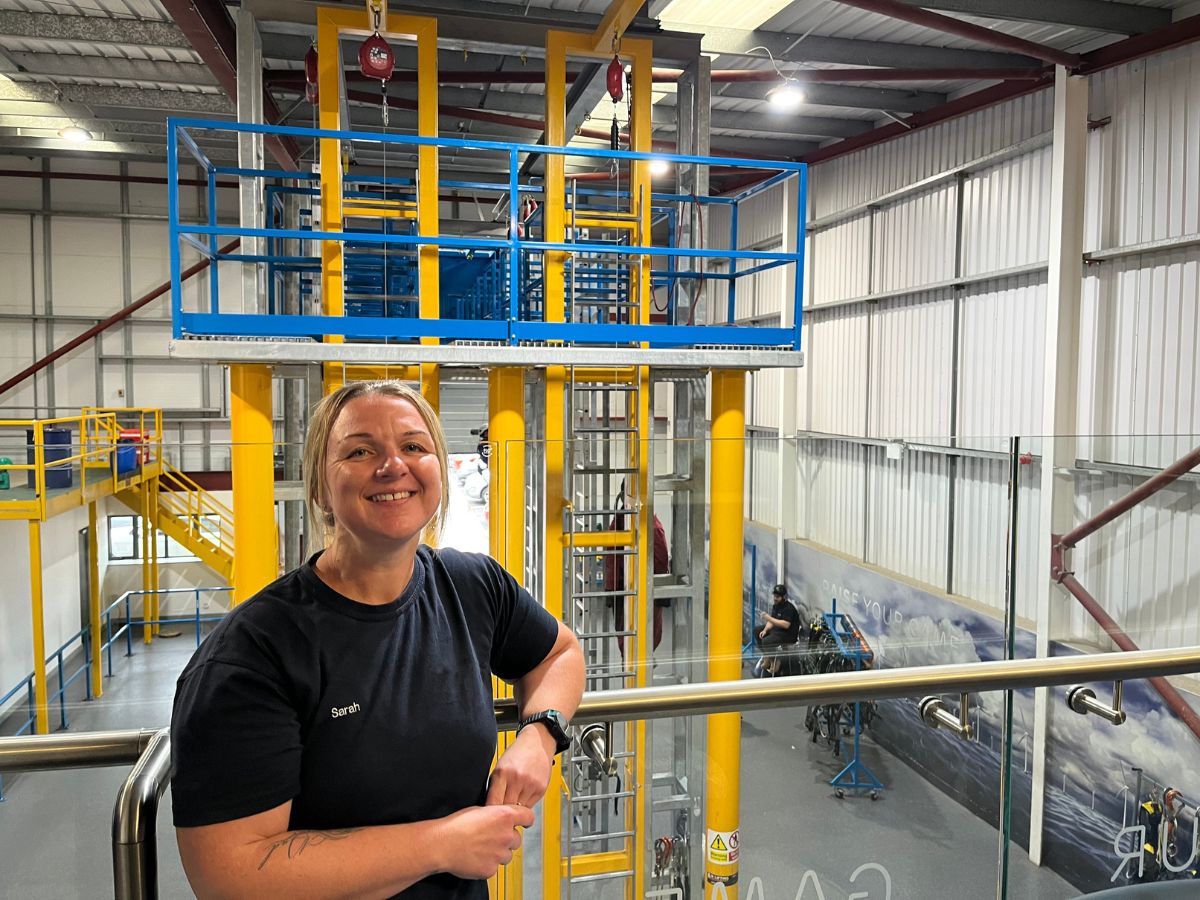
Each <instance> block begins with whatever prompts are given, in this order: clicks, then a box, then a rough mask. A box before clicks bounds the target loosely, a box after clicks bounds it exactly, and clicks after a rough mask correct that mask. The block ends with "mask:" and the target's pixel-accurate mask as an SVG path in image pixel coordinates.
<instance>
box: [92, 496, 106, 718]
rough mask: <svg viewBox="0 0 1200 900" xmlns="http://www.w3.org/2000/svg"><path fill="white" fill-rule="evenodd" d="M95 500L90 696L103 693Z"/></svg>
mask: <svg viewBox="0 0 1200 900" xmlns="http://www.w3.org/2000/svg"><path fill="white" fill-rule="evenodd" d="M96 520H97V516H96V501H95V500H93V501H92V502H91V503H89V504H88V627H89V628H91V630H92V633H91V641H90V643H91V648H92V696H93V697H95V698H97V699H99V698H100V697H102V696H103V695H104V671H103V669H102V667H101V665H100V644H101V643H102V642H103V640H102V639H103V636H102V635H101V634H100V628H101V624H100V543H99V536H98V535H97V534H96V527H97V523H96Z"/></svg>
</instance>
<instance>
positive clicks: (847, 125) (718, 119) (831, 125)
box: [650, 103, 872, 138]
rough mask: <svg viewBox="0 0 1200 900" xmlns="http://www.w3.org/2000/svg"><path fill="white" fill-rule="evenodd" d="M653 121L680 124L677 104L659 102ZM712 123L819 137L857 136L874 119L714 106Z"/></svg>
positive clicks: (669, 127)
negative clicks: (762, 111) (742, 109)
mask: <svg viewBox="0 0 1200 900" xmlns="http://www.w3.org/2000/svg"><path fill="white" fill-rule="evenodd" d="M650 120H651V122H653V124H654V125H655V126H656V127H661V128H665V129H666V130H668V131H674V130H675V126H676V120H675V108H674V106H668V105H667V104H665V103H656V104H655V105H654V108H653V109H652V110H651V119H650ZM709 126H710V128H712V129H713V131H716V130H719V129H725V130H728V131H758V132H761V133H763V134H766V135H772V134H775V135H780V136H781V137H783V136H785V137H788V138H800V137H810V138H812V137H816V138H834V137H843V138H845V137H853V136H854V135H856V134H862V133H863V132H864V131H870V130H871V127H872V126H871V123H870V122H862V121H859V120H857V119H837V118H832V117H825V116H803V115H801V116H796V115H770V114H768V113H753V112H734V111H732V110H721V109H714V110H713V111H712V113H711V115H710V119H709Z"/></svg>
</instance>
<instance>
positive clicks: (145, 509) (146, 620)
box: [138, 481, 154, 644]
mask: <svg viewBox="0 0 1200 900" xmlns="http://www.w3.org/2000/svg"><path fill="white" fill-rule="evenodd" d="M138 496H139V498H140V499H141V503H140V504H139V505H140V506H141V509H140V511H139V512H140V515H141V518H142V521H141V526H142V527H141V538H142V622H143V624H142V640H143V641H144V642H145V643H147V644H148V643H150V639H151V637H152V636H153V635H154V628H153V626H151V624H150V622H151V620H152V619H153V618H154V613H153V610H152V609H151V606H152V604H153V603H154V595H153V594H152V593H151V591H152V590H153V586H152V585H151V581H150V553H151V546H152V544H153V541H152V540H151V537H150V485H149V484H148V483H147V482H145V481H143V482H142V485H141V491H140V492H139V494H138Z"/></svg>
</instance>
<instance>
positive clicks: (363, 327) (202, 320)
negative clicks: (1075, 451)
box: [168, 118, 807, 350]
mask: <svg viewBox="0 0 1200 900" xmlns="http://www.w3.org/2000/svg"><path fill="white" fill-rule="evenodd" d="M169 132H170V133H169V138H168V168H169V177H170V186H169V209H170V231H171V234H170V238H171V271H172V282H173V290H172V309H173V321H174V333H175V337H177V338H179V337H183V336H193V335H194V336H201V335H202V336H215V335H222V336H247V337H311V338H319V337H321V336H323V335H340V336H343V337H345V338H348V339H360V340H362V339H368V340H370V339H374V340H378V339H397V340H409V341H413V340H417V339H419V338H422V337H427V338H439V339H442V340H470V341H500V342H507V343H510V344H518V343H522V342H543V341H561V342H563V343H565V344H568V345H589V344H598V343H602V344H609V345H611V344H614V343H632V342H644V343H645V344H646V345H647V346H650V347H680V346H697V345H727V346H739V347H747V348H787V349H793V350H799V349H800V336H801V303H802V298H801V295H802V290H801V287H802V283H803V267H804V216H805V207H806V195H807V190H806V187H807V169H806V167H805V166H804V164H802V163H793V162H783V161H778V160H755V159H730V158H724V157H722V158H711V157H698V156H686V155H681V154H662V153H635V152H629V151H611V150H601V149H593V148H563V147H544V146H538V145H532V144H520V143H502V142H494V141H478V140H463V139H459V138H424V137H414V136H408V135H391V134H379V133H366V132H354V131H326V130H321V129H315V128H291V127H284V126H266V125H254V124H247V123H229V122H209V121H204V120H197V119H176V118H172V119H171V120H170V121H169ZM209 132H226V133H228V132H235V133H257V134H275V135H289V136H292V137H296V138H306V139H321V138H328V139H334V140H338V141H344V142H351V143H352V142H354V141H363V142H370V143H372V144H375V145H379V144H384V145H395V146H396V148H397V149H403V150H412V149H413V148H415V147H423V146H433V147H438V148H443V149H447V150H470V151H484V152H490V153H498V154H501V155H503V156H504V157H506V159H507V162H508V183H507V186H505V185H500V186H497V185H496V184H494V183H488V184H484V185H472V183H470V182H450V181H443V182H440V186H441V187H447V188H448V187H463V188H468V187H479V188H480V189H487V190H490V191H493V192H495V191H496V190H497V189H498V187H499V188H500V189H505V188H506V189H507V206H508V213H507V236H506V237H504V238H497V237H464V236H453V235H444V234H443V235H436V236H421V235H419V234H415V233H411V232H412V231H413V229H411V228H405V229H400V228H392V227H379V228H378V229H376V230H373V231H367V230H361V229H356V230H348V229H345V230H338V231H320V230H317V228H316V227H314V226H312V225H311V224H310V225H301V226H299V227H296V228H287V227H280V225H281V223H280V220H279V218H278V217H275V216H273V215H272V216H271V217H270V218H268V220H267V227H263V228H238V227H232V226H227V225H219V224H218V222H217V210H216V206H217V204H216V200H217V192H216V183H217V178H218V176H230V175H232V176H239V177H250V178H255V179H261V180H263V182H264V184H266V188H265V189H273V190H274V191H275V192H276V193H277V192H278V191H280V190H283V189H291V190H300V191H303V192H305V193H308V192H311V191H312V190H313V189H314V186H315V184H316V182H317V181H318V178H319V176H316V175H313V174H311V173H297V172H284V171H278V170H271V169H245V168H238V167H232V166H220V165H217V164H215V163H213V162H212V160H210V159H209V158H208V156H207V155H206V154H205V153H204V152H203V151H202V149H201V147H200V143H201V142H202V141H203V136H204V135H205V134H206V133H209ZM180 146H182V147H183V148H184V149H185V152H186V153H187V154H188V155H190V157H191V158H193V159H194V160H195V161H196V162H197V163H198V164H199V165H200V166H201V167H202V168H203V170H204V172H205V173H206V176H207V183H208V185H209V190H208V200H209V202H208V204H207V210H208V215H207V221H205V222H183V221H182V220H181V218H180V197H179V148H180ZM523 154H524V155H528V154H538V155H557V156H564V157H583V158H590V159H593V160H603V161H605V162H612V161H613V160H616V161H618V162H633V161H636V160H662V161H665V162H667V163H673V164H675V165H704V166H712V165H719V166H722V167H725V168H730V167H732V168H744V169H746V170H747V171H751V170H755V171H759V170H765V171H768V172H770V171H774V172H775V173H776V174H775V175H774V176H772V177H769V178H767V179H766V180H765V181H763V182H762V183H760V184H758V185H755V186H754V187H753V188H750V189H748V190H746V191H743V192H742V193H741V194H737V195H734V196H731V197H710V196H704V197H700V196H692V195H684V194H654V195H653V197H652V208H654V207H659V206H660V205H661V204H664V203H666V204H672V203H673V204H685V203H701V204H724V205H728V206H730V208H731V215H730V220H731V221H730V231H731V234H730V248H728V249H711V248H707V247H678V246H638V245H634V244H632V243H628V242H621V243H611V242H610V243H599V242H596V243H593V242H589V241H579V240H576V241H571V242H561V243H555V242H548V241H545V240H537V239H535V234H536V232H537V231H538V230H539V229H536V228H533V227H526V228H522V227H521V216H520V215H519V210H520V206H521V203H522V196H523V195H530V194H533V195H537V194H541V193H544V190H545V188H544V187H543V186H540V185H537V186H535V185H524V184H521V183H520V181H519V163H520V160H521V157H522V155H523ZM789 178H796V179H797V190H796V191H795V197H796V206H795V217H796V223H797V227H796V229H795V235H796V237H795V242H794V247H789V248H785V249H782V250H779V251H763V250H739V249H736V248H737V246H738V241H737V220H738V216H737V209H738V206H739V205H740V203H742V202H743V201H745V200H746V199H748V198H749V197H751V196H753V195H754V194H755V193H757V192H759V191H762V190H766V189H768V188H770V187H772V186H774V185H776V184H778V183H779V182H780V181H782V180H784V179H789ZM268 182H269V184H267V183H268ZM352 183H353V184H354V185H357V187H355V188H354V190H357V191H361V192H363V194H364V195H365V196H370V195H372V194H373V192H379V191H383V192H385V193H386V196H387V197H388V198H389V199H395V198H397V197H400V196H415V193H414V192H415V186H412V185H408V184H405V183H403V182H402V181H401V180H395V179H393V180H384V179H372V178H364V177H353V178H350V177H348V178H347V180H346V184H347V186H349V185H351V184H352ZM400 189H406V190H407V191H408V192H409V193H408V194H406V195H401V194H399V193H397V191H399V190H400ZM571 193H572V194H573V195H574V196H576V197H579V196H587V197H589V198H590V199H591V200H592V201H593V202H595V201H599V200H601V199H603V198H605V197H607V198H609V199H611V200H612V202H613V204H614V207H615V205H616V204H617V203H618V201H619V200H620V199H621V198H622V193H621V192H620V191H611V192H606V191H604V190H594V189H582V188H578V187H575V188H573V189H572V191H571ZM350 196H351V194H347V197H348V198H349V197H350ZM624 196H625V197H626V198H627V197H628V195H627V194H625V195H624ZM566 201H567V198H565V197H564V198H563V202H564V206H565V203H566ZM275 209H276V206H275V204H274V195H272V197H271V202H269V203H268V210H269V212H270V211H273V210H275ZM310 219H311V217H310ZM384 221H388V220H384ZM399 221H407V220H399ZM672 225H673V223H672ZM405 232H408V233H405ZM671 232H672V234H673V233H674V228H673V227H672V228H671ZM232 236H240V237H243V238H247V237H255V238H263V239H265V241H266V242H267V250H268V252H267V253H266V254H261V255H257V254H247V253H240V252H234V253H228V254H221V253H219V252H218V250H217V247H218V244H219V239H220V238H221V237H232ZM542 237H544V235H542ZM290 240H299V241H341V242H344V243H345V244H346V245H347V251H348V252H347V260H348V261H349V259H350V256H351V255H352V254H351V253H350V252H349V251H350V250H351V248H353V250H354V251H355V253H357V254H360V255H361V259H359V260H358V263H357V264H358V265H360V266H361V270H360V271H361V272H362V273H364V275H365V277H366V278H367V281H368V284H367V285H366V286H367V287H368V288H369V289H370V290H373V291H381V292H384V293H386V294H391V293H393V288H394V287H396V285H395V284H393V282H392V280H391V279H392V274H393V273H392V272H391V271H390V270H389V269H388V268H387V261H386V260H384V262H383V267H382V268H381V263H380V260H379V257H380V256H381V255H382V254H386V252H387V250H388V248H395V249H400V250H407V251H409V255H410V256H409V257H408V258H411V253H412V251H414V250H415V249H417V248H419V247H423V246H436V247H437V248H438V250H439V256H451V255H453V254H469V253H473V254H487V255H488V257H487V258H489V259H491V260H495V262H489V263H487V264H486V265H483V266H481V267H480V269H481V271H480V272H479V273H478V276H479V279H478V280H479V281H480V283H479V284H478V285H473V286H472V290H471V291H468V292H467V294H466V296H464V297H463V298H462V300H461V301H460V302H457V303H445V304H443V307H442V315H441V317H440V318H438V319H420V318H418V317H417V316H416V314H415V307H413V308H406V309H403V310H399V309H396V310H393V309H391V308H388V307H387V306H386V305H384V306H382V307H378V308H376V307H370V308H355V309H350V308H347V312H348V313H358V314H357V315H354V314H350V315H344V316H341V317H333V316H323V315H313V314H308V313H304V312H302V313H300V314H297V315H289V316H282V315H279V314H278V312H279V310H278V302H277V297H276V294H277V291H278V284H279V282H278V280H277V278H276V277H274V276H275V275H277V274H279V273H280V272H282V271H286V269H281V268H279V267H287V266H292V267H303V271H304V273H305V278H306V279H309V285H310V288H311V276H312V273H313V271H314V269H313V266H312V263H313V260H312V258H311V257H310V256H303V257H296V256H290V257H289V256H288V255H287V254H283V253H280V252H278V251H279V249H280V246H279V242H282V241H290ZM671 243H672V244H673V243H674V242H671ZM185 244H186V245H188V246H190V247H192V248H194V249H196V250H198V251H199V252H200V253H201V254H202V255H203V256H205V257H206V258H208V259H210V260H213V261H220V260H231V261H240V262H260V263H265V264H267V265H268V266H275V267H276V268H275V269H274V270H273V271H272V277H270V278H268V284H269V287H268V291H269V293H270V296H269V298H268V300H269V302H268V309H269V312H268V314H266V315H258V314H251V313H242V312H229V311H222V309H221V304H220V298H219V282H220V279H218V278H212V279H210V296H209V301H208V309H207V311H190V310H189V311H185V310H184V309H183V305H182V291H181V288H180V284H179V273H180V271H181V247H182V245H185ZM371 250H374V253H371V252H370V251H371ZM547 251H559V252H565V253H570V254H587V253H594V254H602V255H603V256H604V257H605V258H607V259H612V260H616V259H619V258H621V257H626V258H628V257H643V258H644V257H646V256H652V257H656V258H660V259H663V260H665V262H666V265H665V268H662V269H660V270H655V271H653V272H652V278H656V279H660V281H659V284H660V286H661V285H665V286H668V287H670V288H671V291H670V296H671V299H670V300H668V316H667V321H666V322H663V323H658V324H649V325H642V324H639V323H635V322H618V323H613V322H608V321H602V322H584V321H566V322H546V321H543V320H542V319H543V315H540V314H539V313H541V312H542V307H543V306H544V299H543V298H539V297H537V296H536V295H533V294H529V293H528V292H530V291H531V290H532V289H533V288H534V287H535V286H536V285H537V284H539V283H540V279H541V269H542V264H541V257H542V255H543V254H545V253H546V252H547ZM400 258H405V257H400ZM501 260H502V262H501ZM514 260H515V261H516V264H514ZM704 260H717V261H722V262H723V263H724V264H725V265H726V266H727V271H725V272H698V271H688V270H687V268H686V267H683V266H681V265H680V263H681V261H692V264H693V265H695V264H696V261H700V262H701V263H702V262H703V261H704ZM493 265H494V266H495V268H494V269H493V268H490V267H491V266H493ZM787 265H790V266H792V295H793V297H792V308H791V317H790V318H791V321H792V323H793V324H792V325H791V327H787V328H772V327H765V326H758V325H755V326H747V325H744V324H739V323H737V322H736V319H735V316H734V309H735V300H736V292H737V284H738V281H739V280H740V279H742V278H744V277H746V276H750V275H753V274H755V273H758V272H762V271H766V270H768V269H771V268H776V267H779V266H787ZM396 266H397V272H401V271H403V270H404V269H405V267H406V266H408V267H410V268H411V263H399V262H398V263H397V264H396ZM293 271H299V268H294V269H293ZM412 271H413V278H414V284H413V289H414V293H415V292H416V291H417V290H419V285H418V284H416V283H415V279H416V272H415V269H412ZM350 274H351V270H350V269H348V271H347V275H348V276H349V275H350ZM397 277H399V276H397ZM372 278H374V280H371V279H372ZM696 279H701V280H705V281H718V282H720V281H723V282H725V283H726V284H727V286H728V293H727V300H726V309H725V312H724V316H723V321H722V322H720V323H719V324H705V325H694V324H690V323H687V324H681V323H678V322H674V321H673V320H672V315H671V312H672V311H673V309H674V305H675V304H674V297H675V294H676V293H677V291H676V290H675V286H677V285H678V283H679V282H681V281H687V280H696ZM505 281H507V284H505V283H504V282H505ZM347 306H348V307H349V305H347ZM497 312H502V313H503V315H496V313H497ZM363 313H376V314H368V315H364V314H363ZM393 313H401V314H400V315H393Z"/></svg>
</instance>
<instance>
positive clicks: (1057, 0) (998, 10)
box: [900, 0, 1171, 34]
mask: <svg viewBox="0 0 1200 900" xmlns="http://www.w3.org/2000/svg"><path fill="white" fill-rule="evenodd" d="M900 2H901V3H903V4H904V5H905V6H918V7H922V8H924V9H933V10H939V11H941V12H956V13H964V14H966V15H969V16H979V17H981V18H985V19H1003V20H1007V21H1011V22H1045V23H1047V24H1051V25H1071V26H1074V27H1075V28H1090V29H1094V30H1096V31H1108V32H1111V33H1113V34H1143V33H1144V32H1147V31H1153V30H1154V29H1155V28H1162V27H1164V26H1166V25H1170V24H1171V11H1170V10H1169V9H1156V8H1155V7H1152V6H1135V5H1133V4H1132V3H1116V2H1112V0H1052V2H1049V3H1047V2H1046V0H900Z"/></svg>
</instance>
